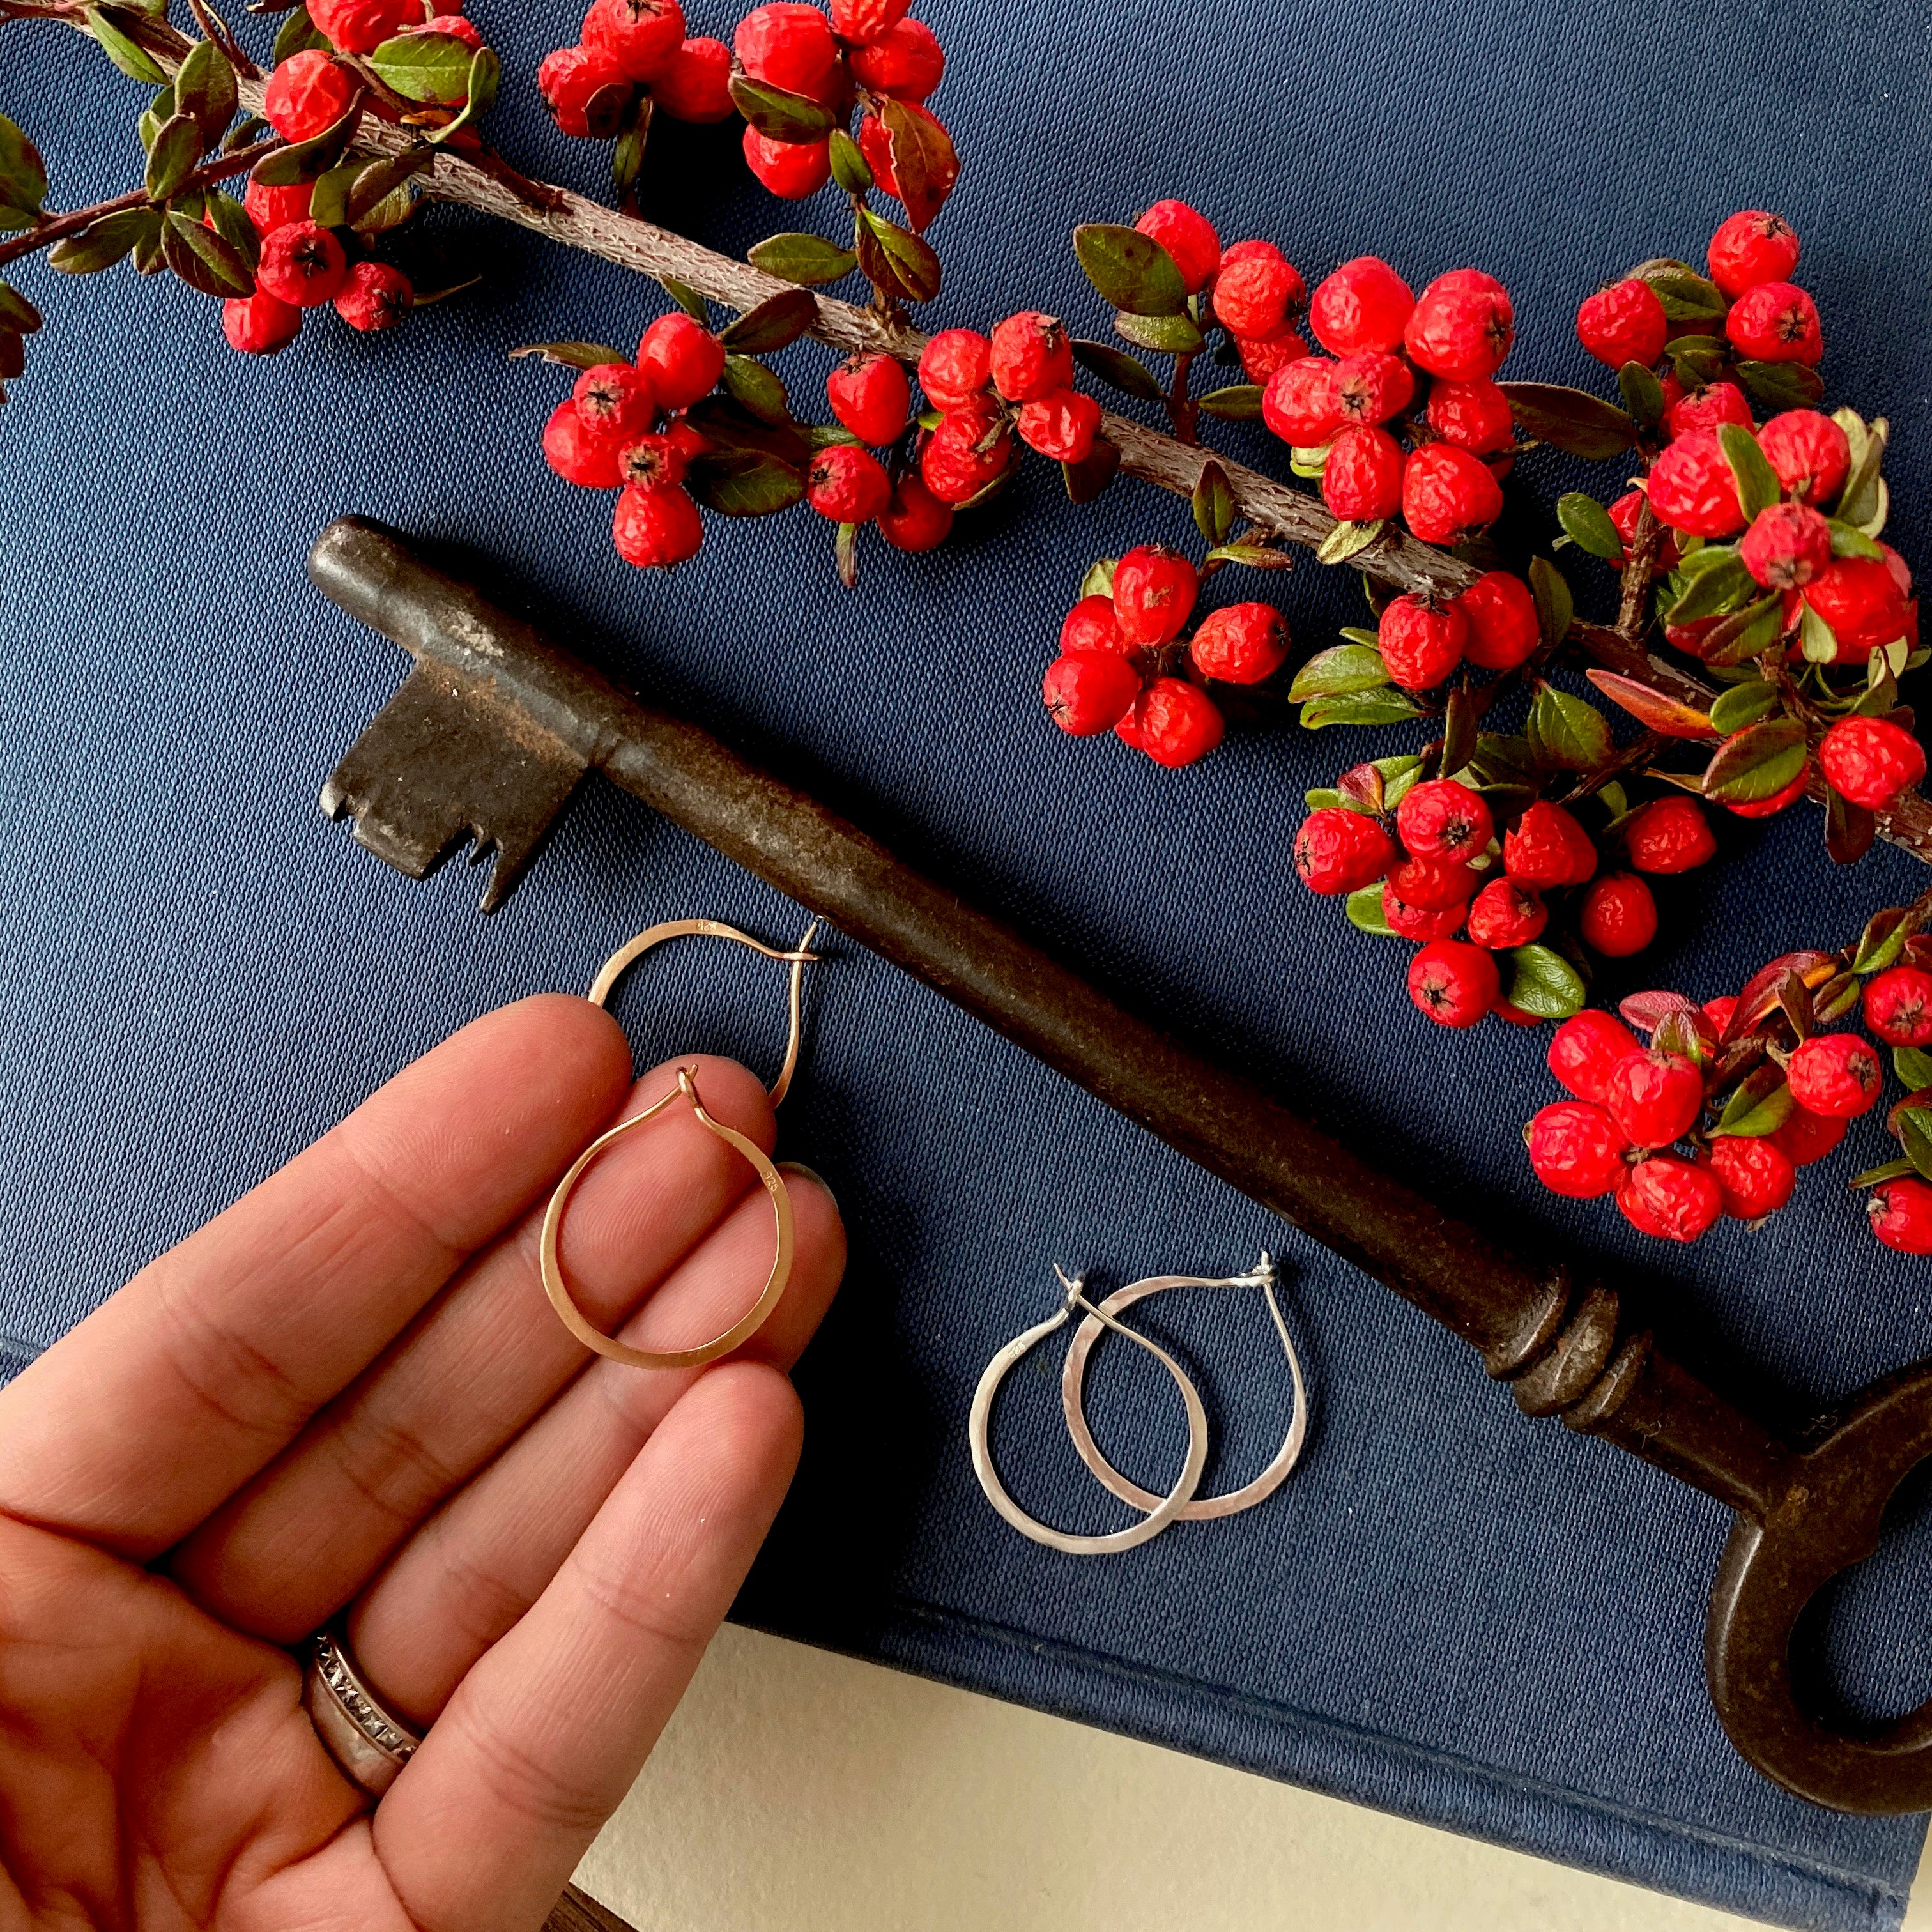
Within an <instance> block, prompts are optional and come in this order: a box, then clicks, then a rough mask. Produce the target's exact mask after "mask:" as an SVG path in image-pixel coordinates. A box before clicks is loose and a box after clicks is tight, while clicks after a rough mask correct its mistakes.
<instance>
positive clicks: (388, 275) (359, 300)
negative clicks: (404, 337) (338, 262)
mask: <svg viewBox="0 0 1932 1932" xmlns="http://www.w3.org/2000/svg"><path fill="white" fill-rule="evenodd" d="M415 306H416V290H414V289H413V288H411V287H410V278H409V277H408V276H407V275H404V273H403V272H402V270H401V269H392V267H390V266H389V263H386V262H358V263H356V266H354V267H353V268H352V269H350V271H349V272H348V274H347V275H344V277H343V278H342V286H341V287H340V288H339V289H338V290H336V292H335V312H336V314H338V315H339V316H340V317H341V318H342V319H343V320H344V322H346V323H348V325H349V326H350V328H351V329H361V330H362V332H364V333H365V334H368V333H371V332H374V331H375V330H377V329H393V328H395V326H396V324H397V323H399V322H401V320H402V319H403V317H404V316H406V315H407V314H409V312H410V310H411V309H413V308H415Z"/></svg>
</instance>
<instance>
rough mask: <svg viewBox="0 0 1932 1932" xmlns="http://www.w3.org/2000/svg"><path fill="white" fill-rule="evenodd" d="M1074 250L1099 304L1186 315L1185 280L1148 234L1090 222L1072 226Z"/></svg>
mask: <svg viewBox="0 0 1932 1932" xmlns="http://www.w3.org/2000/svg"><path fill="white" fill-rule="evenodd" d="M1073 253H1074V254H1075V256H1076V258H1077V259H1078V260H1079V263H1080V266H1081V267H1082V269H1083V270H1085V272H1086V276H1087V279H1088V281H1090V282H1091V283H1092V284H1094V287H1095V288H1096V289H1097V290H1098V291H1099V292H1100V299H1101V300H1102V301H1103V302H1109V303H1111V304H1112V305H1113V306H1114V307H1115V308H1117V309H1121V310H1124V311H1125V312H1126V313H1127V314H1130V315H1141V316H1154V315H1172V316H1178V315H1181V314H1184V313H1185V311H1186V310H1187V284H1186V283H1185V282H1184V281H1182V280H1181V271H1180V270H1179V269H1178V268H1176V267H1175V265H1174V257H1172V255H1170V254H1169V253H1168V252H1167V251H1166V249H1165V248H1163V247H1162V246H1161V245H1160V243H1159V242H1157V241H1156V240H1155V239H1154V237H1153V236H1151V235H1143V234H1142V233H1141V232H1140V230H1139V229H1138V228H1124V227H1121V226H1118V224H1116V223H1113V222H1108V221H1089V222H1087V223H1084V224H1083V225H1082V226H1080V227H1078V228H1076V229H1074V231H1073ZM1129 339H1130V340H1132V338H1129ZM1150 346H1151V345H1150Z"/></svg>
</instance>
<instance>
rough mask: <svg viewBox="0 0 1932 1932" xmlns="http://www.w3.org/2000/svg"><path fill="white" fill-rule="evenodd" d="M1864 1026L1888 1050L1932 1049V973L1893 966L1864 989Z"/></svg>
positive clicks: (1917, 968)
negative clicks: (1895, 1047) (1893, 1048)
mask: <svg viewBox="0 0 1932 1932" xmlns="http://www.w3.org/2000/svg"><path fill="white" fill-rule="evenodd" d="M1865 1026H1866V1028H1867V1031H1870V1032H1871V1033H1873V1034H1876V1035H1877V1037H1879V1039H1880V1040H1883V1041H1884V1042H1885V1045H1886V1046H1932V973H1927V971H1924V968H1922V967H1918V966H1891V967H1888V968H1886V969H1885V971H1884V972H1882V973H1880V974H1878V975H1877V976H1876V977H1875V978H1873V980H1871V982H1870V983H1869V984H1868V985H1867V986H1866V988H1865Z"/></svg>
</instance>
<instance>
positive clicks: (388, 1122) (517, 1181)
mask: <svg viewBox="0 0 1932 1932" xmlns="http://www.w3.org/2000/svg"><path fill="white" fill-rule="evenodd" d="M630 1070H631V1069H630V1052H629V1049H628V1047H627V1046H625V1042H624V1037H623V1034H622V1032H621V1031H619V1028H618V1026H617V1025H616V1022H615V1021H614V1020H613V1019H611V1018H610V1016H609V1015H608V1014H607V1013H604V1012H602V1011H601V1010H599V1009H598V1008H597V1007H593V1006H592V1005H591V1004H589V1002H588V1001H584V1000H578V999H571V998H565V997H564V996H562V995H557V994H550V995H544V996H541V997H540V998H535V999H531V1000H525V1001H520V1003H519V1004H517V1005H515V1006H513V1007H505V1008H504V1009H503V1010H502V1011H500V1012H498V1013H490V1014H487V1015H485V1016H484V1018H482V1019H479V1020H476V1021H474V1022H472V1023H471V1024H470V1025H468V1026H466V1027H465V1028H463V1030H462V1031H460V1033H458V1034H455V1035H453V1036H452V1037H451V1038H450V1039H449V1040H446V1041H445V1042H444V1043H443V1044H442V1045H441V1046H439V1047H437V1049H435V1050H434V1052H431V1053H428V1054H426V1055H425V1056H424V1057H423V1058H422V1059H420V1060H419V1061H416V1063H415V1064H414V1065H413V1066H411V1067H407V1068H405V1069H404V1071H403V1072H402V1073H399V1074H398V1075H397V1076H396V1077H395V1079H393V1080H392V1081H390V1082H389V1084H388V1085H386V1086H384V1087H383V1088H380V1089H379V1090H378V1091H377V1092H376V1093H375V1094H373V1095H372V1096H371V1097H370V1098H369V1099H368V1100H365V1102H364V1103H362V1106H360V1107H359V1108H358V1109H356V1112H354V1113H353V1114H351V1115H350V1116H349V1118H347V1120H345V1121H343V1122H342V1124H341V1125H340V1126H339V1127H335V1128H334V1129H332V1130H331V1131H330V1132H329V1133H327V1134H326V1135H324V1136H323V1138H322V1139H320V1140H319V1141H317V1142H316V1144H315V1145H314V1146H313V1147H312V1148H309V1149H308V1151H307V1152H306V1153H305V1154H301V1155H299V1156H298V1157H297V1158H296V1160H293V1161H291V1162H290V1163H289V1165H288V1166H287V1167H285V1168H284V1169H282V1170H281V1172H279V1173H278V1174H275V1175H271V1176H270V1177H269V1179H268V1180H266V1181H263V1183H262V1184H261V1185H260V1187H257V1188H256V1189H255V1190H254V1192H253V1193H250V1194H248V1195H245V1196H244V1197H243V1198H242V1199H241V1200H240V1201H239V1202H236V1205H234V1206H233V1208H229V1210H228V1211H227V1212H226V1213H225V1214H222V1215H220V1216H219V1217H217V1218H216V1219H215V1220H213V1221H211V1222H210V1223H208V1226H206V1227H205V1228H203V1229H201V1231H200V1232H199V1233H198V1234H195V1235H190V1237H189V1238H188V1239H187V1240H186V1241H184V1242H182V1243H181V1245H180V1246H179V1247H177V1248H175V1249H172V1250H170V1251H169V1253H166V1254H165V1255H163V1256H161V1257H160V1259H158V1260H157V1261H155V1262H151V1264H150V1265H148V1267H146V1268H144V1269H142V1271H141V1272H140V1273H139V1274H137V1275H136V1277H134V1279H133V1280H132V1281H130V1283H128V1284H127V1286H126V1287H124V1289H121V1291H120V1292H119V1293H118V1294H117V1295H115V1296H114V1297H113V1298H112V1299H111V1300H110V1301H108V1302H107V1303H106V1304H104V1306H103V1307H101V1309H99V1310H98V1311H97V1312H96V1313H95V1314H93V1315H92V1316H89V1318H88V1319H87V1320H86V1321H85V1322H83V1323H81V1325H80V1326H79V1327H78V1328H76V1329H75V1330H74V1331H73V1333H72V1334H70V1335H68V1337H65V1340H62V1341H61V1342H58V1343H56V1344H55V1346H53V1347H52V1348H51V1349H49V1350H48V1351H47V1352H46V1354H45V1355H43V1356H42V1357H41V1358H40V1360H39V1361H37V1362H35V1363H34V1364H32V1365H31V1367H29V1368H28V1369H27V1370H26V1371H25V1373H23V1374H21V1375H20V1376H18V1377H17V1378H16V1379H14V1381H13V1382H11V1383H10V1384H9V1385H7V1388H5V1390H0V1511H5V1512H6V1513H7V1514H10V1515H13V1516H15V1517H20V1518H23V1519H24V1520H27V1521H29V1522H32V1523H40V1524H43V1525H45V1526H48V1527H49V1528H52V1529H60V1530H63V1531H65V1532H68V1533H69V1534H71V1535H77V1536H82V1537H85V1538H88V1539H89V1540H90V1541H94V1542H97V1543H100V1544H104V1545H106V1546H107V1547H110V1548H111V1549H113V1550H115V1551H117V1552H119V1553H122V1554H124V1555H127V1556H131V1557H133V1558H134V1559H136V1560H138V1561H142V1562H145V1561H146V1560H148V1559H150V1558H151V1557H152V1556H155V1555H157V1553H159V1552H160V1551H161V1550H165V1549H166V1548H167V1547H169V1545H171V1544H174V1543H176V1542H178V1541H180V1539H181V1538H182V1537H183V1536H184V1535H186V1534H187V1532H188V1531H189V1530H190V1529H193V1527H194V1526H195V1525H196V1523H199V1522H200V1521H201V1520H202V1518H203V1517H205V1516H206V1515H207V1514H208V1512H209V1511H211V1510H212V1509H213V1508H214V1507H215V1506H216V1505H217V1504H219V1503H220V1502H222V1501H223V1500H224V1499H226V1497H228V1496H230V1495H232V1494H233V1493H234V1492H235V1490H237V1489H239V1487H241V1485H242V1484H243V1483H245V1481H248V1478H250V1477H251V1476H252V1475H254V1474H255V1473H256V1472H257V1471H258V1470H259V1469H261V1468H262V1467H263V1466H264V1465H265V1464H266V1463H267V1462H268V1461H269V1460H270V1458H271V1457H273V1456H274V1455H275V1453H276V1451H278V1450H279V1449H281V1448H282V1447H283V1446H284V1444H286V1443H287V1442H289V1441H290V1439H291V1438H292V1437H293V1436H294V1435H295V1434H296V1431H297V1430H299V1429H300V1428H301V1427H302V1424H304V1423H305V1422H306V1421H308V1418H309V1417H310V1416H311V1415H314V1412H316V1410H317V1409H319V1408H320V1406H322V1405H323V1403H325V1402H326V1401H327V1400H329V1397H332V1396H333V1395H334V1394H336V1393H337V1392H338V1391H339V1390H341V1389H342V1388H344V1387H345V1386H346V1385H347V1384H348V1383H349V1382H350V1381H351V1380H352V1379H353V1378H354V1377H355V1376H356V1374H358V1373H359V1372H360V1371H361V1370H362V1369H363V1368H364V1367H366V1366H367V1365H368V1363H369V1362H370V1361H371V1360H373V1359H374V1357H375V1356H376V1355H378V1354H380V1352H381V1351H382V1349H383V1348H384V1347H385V1346H386V1345H387V1344H388V1343H389V1342H390V1341H391V1340H392V1339H393V1338H394V1337H395V1335H396V1334H398V1332H399V1331H401V1329H402V1328H404V1326H405V1325H407V1322H409V1321H410V1319H411V1317H412V1316H414V1315H415V1314H416V1313H417V1312H418V1311H419V1310H420V1309H421V1308H422V1307H423V1306H424V1304H425V1303H427V1302H428V1301H429V1300H430V1298H431V1297H432V1296H433V1295H435V1294H436V1292H437V1290H438V1289H440V1288H442V1287H443V1285H444V1284H445V1283H446V1282H447V1281H448V1280H449V1277H450V1276H451V1274H452V1273H453V1272H454V1271H455V1269H456V1268H457V1266H458V1264H459V1263H460V1262H461V1261H462V1260H463V1258H464V1257H465V1256H466V1255H468V1254H469V1253H472V1251H474V1250H476V1249H478V1248H480V1247H482V1246H483V1245H484V1244H485V1243H486V1242H487V1241H490V1239H492V1238H493V1237H494V1236H495V1235H497V1234H498V1233H499V1232H501V1231H502V1229H504V1228H505V1226H508V1224H509V1223H511V1222H512V1221H513V1220H516V1219H517V1217H519V1216H520V1215H521V1214H523V1213H525V1212H526V1211H527V1210H528V1208H529V1207H530V1205H532V1202H535V1200H536V1199H538V1197H539V1196H541V1193H542V1192H543V1191H544V1189H545V1188H546V1187H548V1186H549V1185H550V1184H551V1183H553V1181H555V1180H556V1177H557V1175H559V1173H561V1172H562V1169H563V1168H564V1167H565V1165H566V1164H567V1163H568V1162H569V1160H571V1157H573V1156H574V1154H576V1152H577V1150H578V1149H579V1148H580V1147H582V1146H583V1144H584V1142H586V1140H588V1139H589V1137H590V1136H591V1135H592V1133H594V1132H595V1130H596V1129H597V1128H598V1127H599V1126H601V1124H602V1123H603V1122H604V1120H605V1119H606V1118H608V1116H609V1115H610V1114H611V1112H613V1110H614V1109H616V1106H617V1105H618V1104H619V1102H620V1101H621V1100H622V1097H623V1096H624V1094H625V1091H627V1089H628V1086H629V1082H630Z"/></svg>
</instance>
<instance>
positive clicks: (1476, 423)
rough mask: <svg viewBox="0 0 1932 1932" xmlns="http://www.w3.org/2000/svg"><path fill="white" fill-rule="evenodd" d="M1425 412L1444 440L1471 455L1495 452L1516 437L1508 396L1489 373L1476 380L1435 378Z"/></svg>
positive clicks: (1505, 446) (1514, 421)
mask: <svg viewBox="0 0 1932 1932" xmlns="http://www.w3.org/2000/svg"><path fill="white" fill-rule="evenodd" d="M1424 414H1425V416H1427V419H1428V422H1429V427H1430V428H1431V429H1433V431H1435V432H1436V434H1437V435H1438V436H1439V437H1441V438H1442V440H1443V441H1444V442H1445V443H1454V445H1455V446H1456V447H1457V449H1466V450H1467V451H1468V452H1469V454H1470V455H1472V456H1493V455H1495V454H1496V452H1497V451H1498V450H1499V449H1508V448H1509V446H1510V445H1511V443H1514V441H1515V440H1516V417H1515V416H1514V413H1512V411H1511V408H1510V406H1509V398H1508V397H1507V396H1506V395H1504V394H1503V392H1502V390H1500V389H1498V388H1497V387H1496V384H1495V383H1492V382H1490V380H1488V378H1487V377H1478V379H1477V380H1475V382H1473V383H1444V382H1436V383H1431V384H1430V388H1429V407H1428V408H1427V410H1426V411H1425V412H1424Z"/></svg>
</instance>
